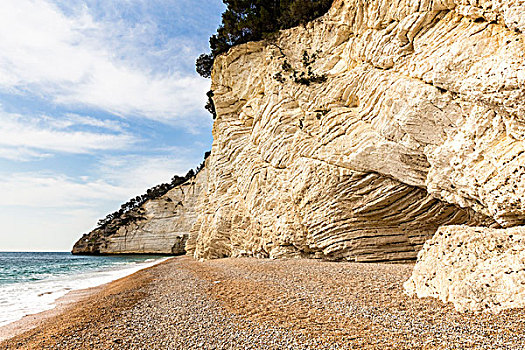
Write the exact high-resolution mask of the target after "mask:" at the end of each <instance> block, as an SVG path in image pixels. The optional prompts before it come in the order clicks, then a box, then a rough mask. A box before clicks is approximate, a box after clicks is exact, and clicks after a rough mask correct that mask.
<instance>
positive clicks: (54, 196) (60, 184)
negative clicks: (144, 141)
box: [0, 155, 197, 210]
mask: <svg viewBox="0 0 525 350" xmlns="http://www.w3.org/2000/svg"><path fill="white" fill-rule="evenodd" d="M196 163H197V160H196V159H191V158H190V157H180V158H179V157H177V156H157V157H149V156H142V155H127V156H122V157H116V156H115V157H106V158H105V159H103V160H102V161H101V163H100V165H99V166H98V168H97V169H96V174H94V175H93V176H77V177H70V176H66V175H64V174H57V173H53V172H19V173H9V174H7V173H1V172H0V177H2V179H3V180H2V182H0V193H2V196H0V206H20V207H25V208H67V209H69V210H71V209H75V210H80V209H82V210H83V209H85V208H89V207H92V208H99V207H100V206H101V205H102V204H103V203H122V202H125V201H126V200H128V199H129V198H132V197H135V196H137V195H139V194H142V193H144V192H145V191H146V190H147V189H148V188H151V187H153V186H155V185H157V184H159V183H162V182H169V181H170V179H171V178H172V177H173V175H175V174H179V175H181V174H185V173H186V172H187V171H188V170H189V169H190V168H191V167H195V166H196ZM115 209H116V208H115Z"/></svg>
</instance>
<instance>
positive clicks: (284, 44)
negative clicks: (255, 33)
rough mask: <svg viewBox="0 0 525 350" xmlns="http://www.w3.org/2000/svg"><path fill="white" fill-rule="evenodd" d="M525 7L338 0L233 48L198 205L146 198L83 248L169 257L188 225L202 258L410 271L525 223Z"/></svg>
mask: <svg viewBox="0 0 525 350" xmlns="http://www.w3.org/2000/svg"><path fill="white" fill-rule="evenodd" d="M524 13H525V4H523V2H521V1H502V0H477V1H473V0H472V1H468V0H434V1H432V0H394V1H390V0H367V1H364V0H336V1H335V2H334V5H333V7H332V9H331V10H330V11H329V13H328V14H327V15H325V16H324V17H321V18H320V19H318V20H315V21H313V22H311V23H309V24H307V25H306V26H302V27H297V28H293V29H289V30H284V31H281V32H280V33H279V35H277V36H276V37H275V38H272V39H270V40H268V41H265V42H256V43H248V44H244V45H240V46H238V47H234V48H233V49H231V50H230V51H229V52H228V53H227V54H224V55H221V56H219V57H218V58H217V59H216V61H215V65H214V69H213V76H212V80H213V81H212V90H213V91H214V102H215V106H216V110H217V119H216V121H215V124H214V128H213V136H214V143H213V147H212V155H211V157H210V158H209V159H208V161H207V164H206V170H207V171H206V172H205V173H203V175H202V181H201V183H202V186H201V187H199V190H198V191H197V190H196V191H195V193H196V194H198V195H196V196H192V197H191V203H192V204H191V205H193V207H192V209H185V210H188V212H187V213H186V214H184V215H182V214H177V215H175V216H173V217H170V218H167V216H172V215H173V213H174V212H175V213H177V210H179V209H175V208H174V207H173V206H168V207H167V208H166V209H164V207H163V205H164V204H163V203H162V202H160V201H159V202H155V203H149V204H147V205H146V206H145V207H144V210H146V211H147V213H149V214H147V215H146V216H147V218H146V219H145V220H143V221H140V222H139V224H137V227H135V226H133V227H125V228H122V229H121V230H119V235H118V237H106V238H103V239H102V240H101V243H100V244H98V243H97V244H96V245H94V246H93V245H91V246H90V245H89V237H93V236H89V237H88V238H84V243H82V244H81V247H80V249H81V250H86V249H87V250H89V249H91V248H86V247H92V246H93V247H94V248H93V250H94V251H96V250H97V249H101V250H100V251H103V250H104V249H105V250H104V251H122V252H123V251H130V250H133V251H140V249H135V248H130V247H135V246H137V247H142V246H143V244H144V243H140V242H151V243H148V244H151V245H156V246H157V247H158V249H160V246H161V245H163V244H164V243H160V242H165V241H167V242H169V243H166V246H165V247H164V248H163V249H164V251H167V252H169V251H170V249H171V247H172V245H170V244H171V242H173V240H172V239H171V238H170V239H167V240H163V239H159V243H158V244H156V243H153V241H155V240H156V238H153V237H155V236H158V237H164V235H165V234H166V232H181V231H183V232H189V233H190V235H189V238H188V241H187V243H186V251H187V252H188V253H190V254H192V255H193V256H195V257H196V258H220V257H226V256H257V257H274V258H278V257H295V256H297V257H313V258H326V259H334V260H336V259H348V260H356V261H401V260H407V259H415V258H416V255H417V252H418V251H419V250H420V249H421V247H422V245H423V243H424V242H425V240H427V239H428V238H430V237H432V235H433V234H434V233H435V232H436V230H437V229H438V228H439V227H441V226H444V225H471V226H472V225H475V226H481V227H494V228H498V227H504V228H505V227H512V226H517V225H521V224H524V223H525V200H524V198H525V196H524V193H525V143H524V138H525V108H524V106H525V104H524V103H523V102H524V94H525V89H524V84H525V64H524V63H525V62H524V61H525V60H524V57H523V54H524V52H525V50H524V49H525V47H524V42H523V39H524V38H523V35H522V34H521V32H522V31H523V30H525V16H523V14H524ZM204 177H206V179H204ZM172 191H175V192H176V190H172ZM171 195H172V193H171V192H170V193H169V194H168V195H167V196H171ZM186 200H188V201H190V200H189V199H186ZM148 205H149V206H150V209H148ZM153 207H154V208H155V209H153ZM184 208H187V206H186V205H185V206H184ZM148 210H149V211H148ZM190 213H191V214H190ZM148 215H149V216H148ZM186 217H188V218H189V219H188V220H186ZM159 220H160V221H159ZM182 221H184V222H182ZM162 222H163V223H165V225H166V227H169V226H170V225H174V226H173V227H179V226H180V227H184V229H180V230H179V229H178V228H177V229H173V230H172V229H171V228H169V229H164V224H157V223H162ZM140 225H143V226H140ZM139 226H140V227H139ZM144 227H146V228H144ZM157 231H158V232H161V233H157ZM119 237H120V238H119ZM131 237H134V238H131ZM95 241H97V240H95ZM135 241H136V242H137V243H135ZM100 247H104V248H100ZM143 250H145V249H143Z"/></svg>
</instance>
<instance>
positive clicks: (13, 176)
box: [0, 0, 224, 251]
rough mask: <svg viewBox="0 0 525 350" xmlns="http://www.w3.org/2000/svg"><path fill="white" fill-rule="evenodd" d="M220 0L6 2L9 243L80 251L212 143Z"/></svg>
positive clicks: (0, 5)
mask: <svg viewBox="0 0 525 350" xmlns="http://www.w3.org/2000/svg"><path fill="white" fill-rule="evenodd" d="M223 10H224V5H223V4H222V1H220V0H1V1H0V223H1V224H0V251H69V250H71V248H72V245H73V244H74V242H75V241H76V240H77V239H78V238H80V237H81V235H82V234H83V233H86V232H89V231H90V230H92V229H93V228H94V227H95V225H96V222H97V221H98V220H99V219H101V218H103V217H105V216H106V215H107V214H108V213H110V212H113V211H115V210H117V209H118V208H119V207H120V205H121V204H122V203H124V202H126V201H127V200H128V199H129V198H132V197H135V196H137V195H139V194H142V193H144V192H145V190H146V189H148V188H150V187H153V186H155V185H157V184H159V183H162V182H169V181H170V179H171V178H172V177H173V175H175V174H177V175H184V174H185V173H186V172H187V171H188V170H189V169H190V168H195V167H196V166H197V165H199V164H200V163H201V161H202V159H203V154H204V152H205V151H208V150H209V149H210V148H211V143H212V136H211V126H212V119H211V116H210V114H209V113H208V112H206V110H205V109H204V105H205V103H206V95H205V93H206V91H208V90H209V87H210V81H209V80H207V79H204V78H201V77H200V76H198V74H197V73H195V68H194V62H195V59H196V57H197V56H198V55H199V54H201V53H204V52H208V38H209V36H210V35H211V34H213V33H214V32H215V31H216V29H217V27H218V25H219V22H220V14H221V13H222V12H223Z"/></svg>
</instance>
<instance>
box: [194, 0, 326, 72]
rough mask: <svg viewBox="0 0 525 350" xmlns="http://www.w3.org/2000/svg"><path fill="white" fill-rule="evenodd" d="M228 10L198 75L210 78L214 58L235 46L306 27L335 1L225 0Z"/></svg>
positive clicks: (198, 63) (211, 42)
mask: <svg viewBox="0 0 525 350" xmlns="http://www.w3.org/2000/svg"><path fill="white" fill-rule="evenodd" d="M223 2H224V4H225V5H226V11H225V12H224V13H223V14H222V24H221V25H220V27H219V28H218V29H217V34H214V35H213V36H212V37H211V38H210V49H211V53H210V54H202V55H201V56H200V57H199V58H198V59H197V62H196V68H197V72H198V73H199V74H200V75H202V76H203V77H205V78H209V77H210V76H211V68H212V66H213V61H214V59H215V57H217V56H218V55H220V54H221V53H224V52H226V51H228V50H229V49H230V48H231V47H232V46H235V45H238V44H242V43H246V42H249V41H256V40H261V39H264V38H265V37H267V36H269V35H271V34H273V33H275V32H277V31H278V30H279V29H286V28H291V27H294V26H297V25H300V24H304V23H306V22H308V21H311V20H313V19H315V18H317V17H319V16H322V15H323V14H325V13H326V12H327V11H328V10H329V9H330V6H331V5H332V3H333V0H223Z"/></svg>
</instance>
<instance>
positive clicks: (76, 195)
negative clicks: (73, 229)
mask: <svg viewBox="0 0 525 350" xmlns="http://www.w3.org/2000/svg"><path fill="white" fill-rule="evenodd" d="M2 177H3V178H4V180H3V181H2V182H0V193H2V196H0V206H10V207H12V206H24V207H26V208H27V207H31V208H73V207H77V208H78V207H86V206H90V205H91V206H93V205H95V204H96V203H98V204H100V201H102V200H113V199H114V198H115V196H117V197H122V196H124V195H125V193H126V189H124V188H122V187H119V186H114V185H111V184H109V183H108V182H106V181H103V180H94V181H78V180H75V179H73V178H70V177H67V176H64V175H59V174H45V173H14V174H9V176H2Z"/></svg>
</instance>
